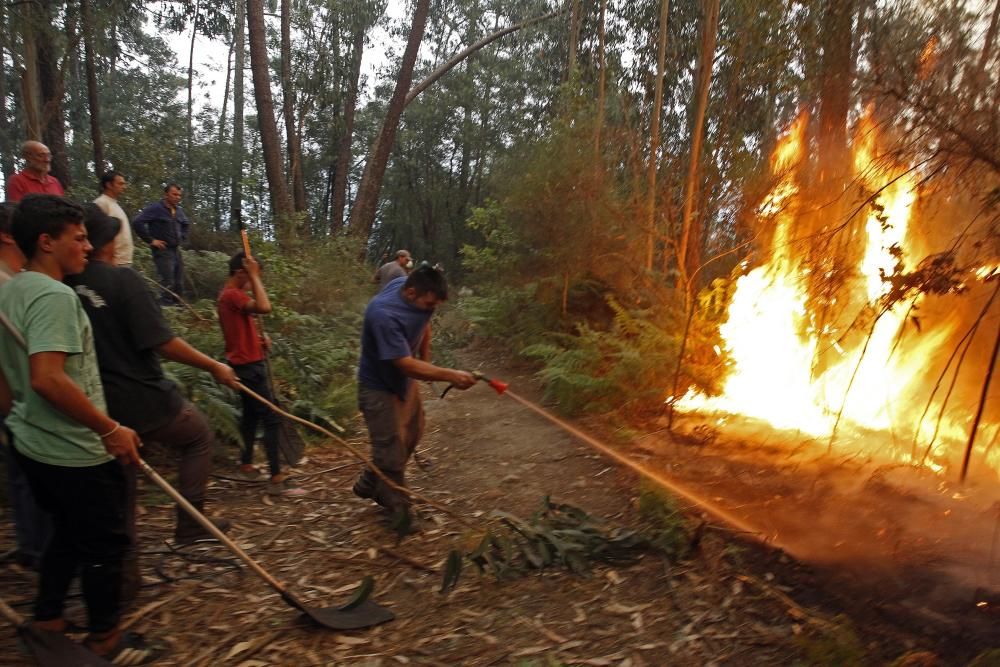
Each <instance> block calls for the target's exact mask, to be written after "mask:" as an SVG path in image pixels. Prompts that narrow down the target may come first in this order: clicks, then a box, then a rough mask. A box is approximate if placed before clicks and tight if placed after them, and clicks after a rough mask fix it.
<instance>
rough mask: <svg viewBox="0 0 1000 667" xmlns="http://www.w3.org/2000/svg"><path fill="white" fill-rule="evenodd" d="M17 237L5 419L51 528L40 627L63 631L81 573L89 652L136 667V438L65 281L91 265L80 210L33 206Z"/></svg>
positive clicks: (25, 209)
mask: <svg viewBox="0 0 1000 667" xmlns="http://www.w3.org/2000/svg"><path fill="white" fill-rule="evenodd" d="M12 232H13V236H14V239H15V240H16V241H17V245H18V246H19V247H20V248H21V251H22V252H23V253H24V256H25V258H26V259H27V265H26V267H25V269H26V270H25V271H24V272H22V273H20V274H18V275H17V276H15V277H14V278H13V279H11V280H9V281H7V283H6V284H4V285H3V287H0V312H2V313H4V315H5V316H6V318H7V320H8V321H9V323H10V326H11V328H12V329H13V331H9V330H7V328H6V327H4V328H2V329H0V411H3V410H4V409H6V410H7V411H8V413H9V416H8V418H7V426H8V428H10V430H11V431H12V432H13V434H14V446H15V450H16V451H15V456H16V457H17V459H18V462H19V463H20V464H21V467H22V468H23V470H24V473H25V475H26V476H27V478H28V482H29V483H30V484H31V489H32V492H33V493H34V494H35V498H36V499H37V500H38V503H39V505H41V506H42V507H43V508H44V509H45V510H47V511H48V512H50V513H51V514H52V518H53V524H54V531H53V535H52V539H51V540H50V542H49V544H48V546H47V547H46V550H45V553H44V554H43V556H42V561H41V568H40V571H39V581H38V595H37V597H36V599H35V609H34V625H35V626H36V627H37V628H38V629H40V630H49V631H55V632H59V631H64V630H65V629H66V627H67V622H66V620H65V619H64V618H63V607H64V605H65V601H66V594H67V590H68V589H69V585H70V582H71V581H72V579H73V577H74V576H75V575H76V574H77V572H79V574H80V583H81V589H82V591H83V599H84V602H85V604H86V606H87V613H88V617H89V618H88V621H89V629H90V634H89V635H88V637H87V638H86V640H85V643H86V645H87V647H88V648H90V649H91V650H93V651H94V652H95V653H98V654H99V655H102V656H106V657H108V658H109V660H112V661H113V660H114V659H115V658H116V657H119V656H120V655H121V654H123V653H125V652H127V653H128V655H129V656H130V659H131V658H134V660H133V661H131V662H129V664H142V663H143V662H147V661H148V660H150V659H152V658H153V657H155V656H154V651H153V649H152V648H151V647H149V646H147V645H145V644H143V643H142V642H141V640H140V639H139V638H137V637H135V636H134V635H130V634H126V633H123V632H122V630H121V628H120V625H119V621H120V616H121V600H120V598H121V585H122V559H123V557H124V555H125V552H126V550H127V549H128V547H129V543H130V542H129V537H128V533H127V531H126V525H125V510H126V495H125V493H126V487H125V475H124V472H123V471H122V466H121V465H120V464H119V461H120V462H121V463H138V462H139V454H138V449H137V448H138V447H139V445H140V443H139V437H138V435H137V434H136V432H135V431H133V430H132V429H130V428H128V427H125V426H122V425H121V424H119V423H118V422H116V421H115V420H113V419H111V418H110V417H109V416H108V415H107V414H106V410H105V406H104V393H103V391H102V389H101V378H100V374H99V373H98V367H97V357H96V354H95V353H94V342H93V334H92V332H91V328H90V322H89V320H88V319H87V315H86V313H85V312H84V311H83V307H82V306H81V305H80V301H79V299H78V298H77V296H76V294H75V293H74V292H73V290H72V289H70V288H69V287H67V286H66V285H64V284H63V283H62V279H63V278H64V277H65V276H67V275H70V274H74V273H79V272H80V271H82V270H83V268H84V266H86V263H87V259H86V257H87V252H88V251H89V250H90V243H89V242H88V241H87V231H86V228H85V227H84V226H83V210H82V209H81V208H80V207H79V206H78V205H77V204H74V203H73V202H71V201H69V200H68V199H64V198H62V197H56V196H53V195H36V196H29V197H25V199H24V200H23V201H22V202H21V203H20V205H19V206H18V208H17V211H16V212H15V213H14V223H13V227H12ZM116 458H117V459H118V460H119V461H116V460H115V459H116Z"/></svg>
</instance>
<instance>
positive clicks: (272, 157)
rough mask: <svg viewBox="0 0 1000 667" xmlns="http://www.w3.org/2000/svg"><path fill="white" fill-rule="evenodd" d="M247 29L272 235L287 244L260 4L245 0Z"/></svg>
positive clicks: (289, 215) (290, 232) (287, 211)
mask: <svg viewBox="0 0 1000 667" xmlns="http://www.w3.org/2000/svg"><path fill="white" fill-rule="evenodd" d="M423 1H424V2H427V1H429V0H423ZM247 28H248V30H249V40H250V71H251V74H252V75H253V91H254V99H255V100H256V101H257V122H258V125H259V127H260V144H261V152H262V153H263V158H264V172H265V173H266V174H267V183H268V185H269V186H270V190H271V209H272V215H273V216H274V218H275V222H274V233H275V236H276V237H277V239H278V240H279V241H288V240H290V239H291V238H292V237H293V236H294V233H295V230H294V228H293V226H294V212H295V211H294V209H293V207H292V198H291V196H289V194H288V185H287V184H286V183H285V176H284V174H283V173H282V168H281V167H282V163H283V162H284V160H283V159H282V156H281V141H280V138H279V136H278V125H277V123H276V122H275V120H274V101H273V100H272V99H271V77H270V73H269V71H268V60H267V41H266V40H267V35H266V33H265V31H264V3H263V0H247Z"/></svg>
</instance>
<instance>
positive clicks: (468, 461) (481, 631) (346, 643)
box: [0, 351, 964, 667]
mask: <svg viewBox="0 0 1000 667" xmlns="http://www.w3.org/2000/svg"><path fill="white" fill-rule="evenodd" d="M463 362H464V363H465V365H466V366H467V367H470V368H483V369H484V370H488V371H490V372H496V373H497V374H498V375H501V376H502V377H503V379H505V380H507V381H508V382H510V383H511V384H512V386H517V387H518V388H519V391H520V393H522V394H524V395H527V396H529V397H531V396H532V392H533V391H534V390H533V388H532V385H531V382H530V374H529V373H528V371H527V370H525V369H518V368H517V367H515V366H511V365H510V364H508V362H506V361H505V360H503V359H500V358H495V357H492V356H491V355H490V353H488V352H484V351H478V352H469V353H466V354H465V355H464V356H463ZM436 389H437V390H441V389H443V387H440V386H439V387H437V388H436ZM425 398H426V401H425V407H426V411H427V420H428V434H427V437H426V438H425V441H424V444H423V446H422V447H421V451H420V459H421V461H423V463H424V465H414V464H411V467H410V473H409V480H410V484H411V486H412V487H413V488H414V489H416V490H417V491H419V492H421V493H424V494H426V495H427V496H429V497H431V498H433V499H434V500H436V501H438V502H439V503H442V504H444V505H446V506H448V507H449V508H451V509H452V510H454V511H455V512H457V513H458V514H460V515H461V516H463V517H465V518H467V519H469V520H471V521H474V522H481V523H482V525H484V526H485V525H486V522H487V520H488V515H489V513H490V511H491V510H494V509H500V510H503V511H506V512H511V513H514V514H517V515H519V516H523V517H527V516H529V515H530V514H531V513H532V512H533V511H534V510H536V509H537V508H538V507H539V506H540V505H541V502H542V499H543V497H545V496H547V495H548V496H551V497H552V498H553V500H555V501H558V502H566V503H570V504H573V505H576V506H578V507H580V508H582V509H584V510H585V511H587V512H589V513H591V514H593V515H596V516H599V517H602V518H603V519H605V520H607V521H608V523H609V524H610V525H613V526H637V525H639V524H640V523H641V522H640V519H639V517H638V512H637V511H636V508H635V500H636V496H637V489H638V486H637V479H636V477H635V475H634V474H632V473H630V472H627V471H624V470H623V469H622V468H620V467H619V466H617V465H615V464H613V463H610V462H609V461H608V460H606V459H605V458H604V457H602V456H600V455H598V454H596V453H595V452H593V451H592V450H591V449H589V448H587V447H585V446H584V445H581V444H580V443H579V442H577V441H575V440H574V439H573V438H571V437H570V436H568V435H567V434H566V433H564V432H563V431H561V430H559V429H557V428H556V427H554V426H553V425H551V424H550V423H548V422H545V421H543V420H542V419H540V418H539V417H537V416H535V415H532V414H530V413H529V412H528V411H527V410H526V409H524V408H522V407H520V406H518V405H517V404H515V403H514V402H512V401H509V400H507V399H503V398H500V397H497V396H496V395H495V394H494V393H493V392H492V391H491V390H490V389H488V388H487V387H486V386H485V385H479V386H477V387H475V388H473V389H471V390H469V391H466V392H458V391H452V392H450V393H449V394H448V396H447V398H446V399H445V400H439V399H437V398H436V397H435V395H434V394H432V393H431V392H430V390H429V389H428V390H427V391H426V392H425ZM354 442H356V444H358V446H360V447H365V445H364V441H363V440H362V439H360V438H358V439H355V440H354ZM154 463H155V461H154ZM159 466H161V468H162V469H163V470H164V471H167V470H169V465H168V462H167V461H165V460H162V459H161V460H160V462H159ZM358 470H359V466H358V465H357V464H356V463H355V462H354V461H353V459H352V458H351V457H350V456H349V455H348V454H346V453H345V452H342V451H340V450H338V449H336V448H334V447H325V448H312V449H310V451H309V461H308V463H306V464H305V465H303V466H302V467H301V468H300V470H299V471H298V480H299V481H300V483H301V485H302V486H304V487H305V488H307V489H308V490H309V492H310V493H309V495H308V496H306V497H304V498H302V499H295V500H286V499H271V498H269V497H267V496H265V495H264V494H263V488H262V487H260V486H255V485H251V484H243V483H237V482H234V481H230V480H226V479H216V480H215V481H214V482H213V484H212V487H211V490H210V501H211V504H212V507H213V508H214V511H216V512H219V513H223V514H225V515H226V516H227V517H229V518H231V519H232V520H234V523H235V525H234V528H233V529H232V535H233V536H234V538H235V539H236V540H237V541H238V542H239V543H240V544H241V545H242V546H243V547H244V548H245V549H246V550H247V551H249V552H250V553H251V554H252V555H253V556H254V557H255V558H258V559H259V561H260V562H261V563H262V564H264V566H265V567H266V568H267V569H268V570H269V571H271V572H272V573H273V574H274V575H275V576H277V577H278V578H279V579H282V580H284V581H285V582H287V583H288V584H289V586H290V587H291V588H292V589H293V590H294V591H295V592H296V593H298V594H299V595H300V596H301V597H303V598H305V599H307V600H310V601H314V602H315V603H317V604H318V605H323V606H325V605H330V604H333V603H336V602H339V601H344V600H346V599H347V597H348V596H349V595H350V591H351V589H352V588H353V586H354V585H355V584H356V583H357V582H358V581H359V580H360V579H361V578H362V577H363V576H364V575H366V574H371V575H373V576H374V578H375V580H376V585H377V587H376V592H375V595H374V599H375V600H376V601H378V602H379V603H381V604H383V605H386V606H388V607H389V608H391V609H392V610H393V611H394V612H395V613H396V615H397V619H396V620H395V621H393V622H391V623H388V624H385V625H383V626H379V627H377V628H374V629H370V630H366V631H360V632H346V633H334V632H329V631H321V630H317V629H314V628H312V627H309V626H307V625H305V624H303V623H302V622H300V620H299V616H298V614H297V613H296V612H295V611H294V610H292V609H290V608H289V607H287V606H286V605H285V604H284V603H282V601H281V600H280V599H279V597H278V595H277V594H276V593H274V591H273V590H272V589H270V588H269V587H268V586H267V585H266V584H264V583H263V582H261V581H260V580H259V579H258V578H256V577H255V576H253V575H252V574H251V573H249V572H246V571H245V569H242V568H238V567H236V564H235V563H234V562H233V560H232V559H231V557H230V556H229V554H228V552H226V551H225V550H224V549H223V548H220V547H218V546H209V547H196V548H191V549H187V550H185V551H184V552H183V553H184V555H185V556H186V557H182V556H181V555H180V554H178V553H176V552H173V551H172V550H171V549H170V548H169V547H168V545H167V543H166V540H167V537H168V536H169V533H170V527H171V518H170V516H171V512H172V510H171V509H170V506H169V504H167V503H166V501H165V499H164V498H163V497H162V496H160V495H159V494H158V493H157V492H155V491H154V490H152V489H150V488H149V487H148V485H147V488H146V496H145V502H146V503H147V504H146V514H145V516H143V517H142V519H141V521H142V526H143V535H142V538H141V539H142V545H141V546H142V548H143V551H144V556H143V574H144V577H145V580H146V583H147V586H146V587H145V588H144V589H143V591H142V593H141V596H140V599H139V600H138V602H137V604H136V606H135V607H134V608H133V609H132V610H131V611H130V614H129V616H128V621H129V622H130V623H131V624H132V626H133V629H136V630H139V631H143V632H147V633H148V634H150V635H153V636H156V637H158V638H162V639H163V640H165V641H166V642H169V644H170V646H171V651H170V654H169V656H168V657H167V658H165V659H164V660H162V661H161V662H160V663H158V664H162V665H184V666H186V667H188V666H191V667H193V666H197V665H206V666H207V665H242V666H243V667H264V666H266V665H293V664H294V665H297V666H300V665H301V666H305V665H372V666H375V665H396V664H400V665H411V664H412V665H525V666H527V665H539V666H542V665H546V666H548V665H563V664H565V665H622V666H625V665H632V666H637V665H665V664H671V665H713V664H720V665H721V664H727V665H785V664H791V663H793V662H795V661H797V660H801V659H802V658H803V656H804V655H807V654H808V655H814V654H816V652H817V651H818V652H819V653H823V652H824V651H825V652H826V654H831V652H833V653H836V651H846V652H847V653H846V654H845V655H848V656H851V655H855V656H861V655H866V656H867V657H868V659H869V660H870V661H871V662H872V664H877V662H878V660H883V659H886V658H889V659H891V658H893V657H895V656H898V655H900V654H901V653H903V652H904V651H905V650H907V649H911V648H921V647H925V648H929V649H932V650H937V649H939V643H938V641H937V639H936V638H934V637H933V636H931V637H927V636H924V635H923V633H922V631H920V630H916V631H911V630H910V629H901V628H896V627H892V626H890V625H885V624H884V623H878V622H876V623H867V621H863V622H862V624H861V625H862V627H860V628H859V629H858V631H857V632H858V635H857V638H856V639H855V638H854V636H853V635H851V636H848V637H847V638H846V639H845V638H844V636H843V635H842V634H838V633H841V631H842V626H840V625H837V624H836V623H835V622H834V621H832V620H831V619H833V617H834V615H835V614H836V613H838V612H841V611H845V610H846V611H848V612H851V611H852V610H850V609H849V608H846V607H844V606H843V604H842V602H841V600H839V599H838V598H837V597H836V596H834V595H831V594H830V592H829V591H828V590H825V589H824V588H823V586H824V582H825V581H828V580H827V579H824V578H823V577H819V576H817V574H816V573H815V572H813V571H812V570H809V569H808V568H804V567H801V566H799V565H797V564H796V563H794V562H793V561H791V560H790V559H788V558H787V557H784V556H782V555H781V554H780V553H776V552H773V551H769V550H766V549H763V548H760V547H758V546H756V545H754V544H752V543H743V542H740V541H739V540H738V539H737V538H736V537H735V536H733V535H732V534H730V533H728V532H726V531H721V530H715V529H709V530H707V531H706V533H705V536H704V538H703V539H702V540H701V544H700V548H699V549H698V551H697V552H695V553H694V554H693V556H692V557H691V558H689V559H688V560H685V561H682V562H681V563H679V564H676V565H671V564H670V563H668V562H667V561H666V560H665V559H664V558H662V557H661V556H659V555H656V554H646V555H644V556H642V557H641V558H640V559H639V560H638V561H637V562H635V563H633V564H630V565H615V566H613V567H612V566H607V565H596V566H595V567H594V568H593V569H592V571H591V572H590V574H589V576H579V575H574V574H572V573H570V572H568V571H566V570H565V569H550V570H545V571H542V572H541V573H538V572H534V573H529V574H526V575H523V576H519V577H516V578H512V579H509V580H506V581H502V582H498V581H497V580H495V579H494V578H493V577H492V576H491V575H488V574H485V575H479V574H478V573H477V572H476V571H475V569H474V568H472V567H470V566H466V569H465V571H464V573H463V575H462V578H461V580H460V581H459V584H458V586H457V587H456V588H455V589H454V590H453V591H452V592H450V593H448V594H444V595H443V594H440V593H439V592H438V591H439V588H440V585H441V567H442V564H443V562H444V559H445V558H446V556H447V554H448V552H449V550H451V549H453V548H456V547H465V548H470V547H471V546H472V545H474V544H475V542H476V541H477V540H478V537H479V534H477V533H475V532H473V531H470V530H467V529H465V528H463V527H462V526H461V525H459V524H458V523H457V522H455V521H454V520H452V519H451V518H450V517H449V516H447V515H446V514H444V513H442V512H438V511H436V510H430V509H425V510H423V517H424V520H425V521H424V523H425V526H426V529H425V530H424V531H423V532H422V533H419V534H417V535H414V536H411V537H408V538H406V539H405V540H403V541H402V542H401V543H397V540H396V538H395V535H394V534H393V533H391V532H390V531H389V530H388V529H387V528H386V527H385V526H384V525H383V523H382V522H381V519H380V516H379V514H378V513H377V512H376V511H375V509H374V507H373V506H372V505H371V504H370V503H368V502H367V501H361V500H359V499H357V498H355V497H354V496H353V495H352V494H351V493H350V490H349V489H350V486H351V483H352V481H353V478H354V477H355V476H356V474H357V472H358ZM220 472H224V471H221V470H220ZM693 525H694V522H692V526H693ZM9 533H10V531H9V530H6V529H5V531H4V534H3V535H2V537H0V549H5V548H7V547H9V545H10V542H11V535H10V534H9ZM167 579H170V580H171V581H165V580H167ZM33 586H34V584H33V576H32V575H31V574H30V573H28V572H25V571H23V570H20V569H19V568H17V567H16V566H5V567H3V568H0V587H2V591H3V592H2V595H3V596H4V597H5V598H8V599H9V601H12V602H15V603H17V604H18V605H19V609H21V610H22V611H25V612H26V611H27V609H28V608H29V606H28V605H29V602H30V596H31V593H32V590H33ZM71 613H72V614H77V615H78V614H79V613H80V610H79V609H73V610H71ZM81 620H82V619H81ZM13 635H14V633H13V632H12V631H4V632H2V633H0V662H2V663H3V664H28V663H26V662H25V660H24V659H23V657H22V658H18V657H17V656H18V655H19V654H18V649H17V648H16V647H15V646H14V641H13ZM852 651H853V653H852ZM824 664H835V663H824ZM842 664H852V663H851V662H850V660H848V662H845V663H842ZM943 664H960V663H958V662H954V663H952V662H950V661H948V660H946V661H945V662H944V663H943ZM963 664H964V663H963Z"/></svg>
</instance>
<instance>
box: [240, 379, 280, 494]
mask: <svg viewBox="0 0 1000 667" xmlns="http://www.w3.org/2000/svg"><path fill="white" fill-rule="evenodd" d="M233 370H234V371H236V375H237V376H238V377H239V378H240V382H242V383H243V385H244V386H246V387H247V389H250V390H251V391H254V392H256V393H258V394H260V395H261V396H263V397H264V398H265V399H267V400H268V401H270V402H272V403H274V396H273V394H272V392H271V382H270V381H269V380H268V377H267V366H266V365H265V364H264V362H263V361H257V362H254V363H252V364H240V365H234V366H233ZM240 399H241V400H242V401H243V415H242V417H241V418H240V435H241V436H242V437H243V455H242V457H241V459H240V462H241V463H243V464H248V463H253V445H254V441H255V440H256V439H257V424H258V423H259V422H263V423H264V451H265V452H266V453H267V465H268V468H269V469H270V471H271V476H272V477H274V476H275V475H277V474H278V473H280V472H281V461H280V460H279V459H278V444H279V442H278V441H279V438H281V418H280V417H279V416H278V414H277V413H276V412H275V411H274V410H272V409H271V408H269V407H267V406H266V405H264V404H263V403H261V402H260V401H258V400H257V399H256V398H254V397H252V396H250V395H249V394H246V393H244V392H240Z"/></svg>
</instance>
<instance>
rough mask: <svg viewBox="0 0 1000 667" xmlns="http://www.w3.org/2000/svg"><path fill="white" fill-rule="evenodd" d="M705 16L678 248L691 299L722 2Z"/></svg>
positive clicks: (712, 1)
mask: <svg viewBox="0 0 1000 667" xmlns="http://www.w3.org/2000/svg"><path fill="white" fill-rule="evenodd" d="M703 6H704V8H705V15H704V16H703V17H702V21H703V22H702V30H701V55H700V57H699V62H698V77H697V88H696V90H695V99H694V104H693V105H692V113H693V115H694V118H693V122H692V123H691V155H690V157H689V159H688V172H687V179H686V181H685V184H684V211H683V213H682V214H681V216H682V217H681V240H680V244H679V245H678V247H677V268H678V271H679V272H680V276H681V285H682V286H683V287H684V289H685V292H686V294H687V295H688V296H690V295H691V294H692V293H693V291H694V285H693V277H694V273H695V271H697V269H698V267H699V266H700V265H701V247H702V240H701V236H702V235H701V233H700V225H698V224H696V223H695V221H694V218H695V216H694V199H695V194H696V192H697V189H698V166H699V162H700V160H701V144H702V141H703V139H704V129H705V114H706V112H707V111H708V90H709V87H710V86H711V83H712V67H713V65H714V61H715V39H716V36H717V35H718V31H719V0H705V2H704V5H703Z"/></svg>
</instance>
